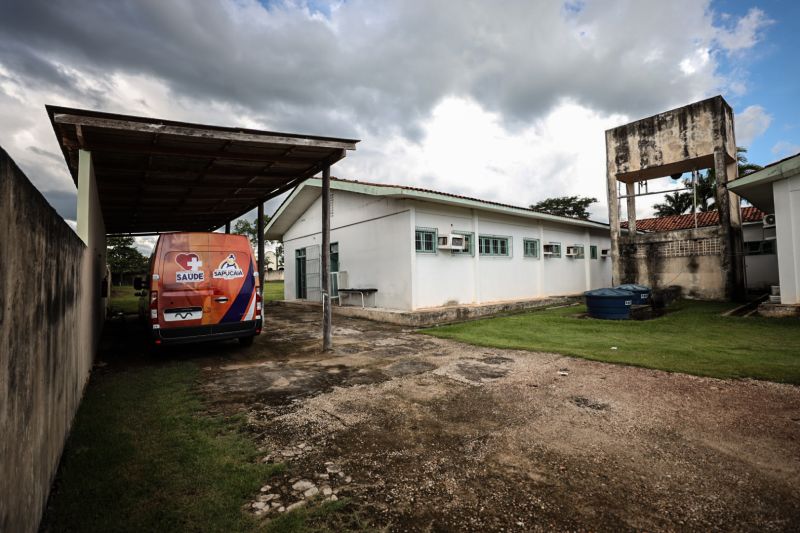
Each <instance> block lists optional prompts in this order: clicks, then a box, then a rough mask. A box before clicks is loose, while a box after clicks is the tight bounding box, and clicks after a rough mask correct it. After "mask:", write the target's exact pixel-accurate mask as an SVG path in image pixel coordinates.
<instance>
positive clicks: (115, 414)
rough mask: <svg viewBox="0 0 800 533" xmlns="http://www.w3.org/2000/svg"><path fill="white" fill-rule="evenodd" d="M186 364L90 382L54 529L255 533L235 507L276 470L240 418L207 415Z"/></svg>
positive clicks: (54, 501) (56, 499)
mask: <svg viewBox="0 0 800 533" xmlns="http://www.w3.org/2000/svg"><path fill="white" fill-rule="evenodd" d="M197 377H198V369H197V367H196V366H195V365H194V364H193V363H189V362H184V363H179V364H174V365H168V366H159V367H146V368H138V369H135V370H128V371H123V372H116V373H112V374H107V375H101V376H95V377H94V378H93V380H92V382H91V384H90V385H89V387H88V389H87V391H86V395H85V397H84V399H83V403H82V404H81V407H80V409H79V411H78V414H77V417H76V419H75V423H74V426H73V429H72V432H71V434H70V437H69V440H68V442H67V446H66V448H65V450H64V455H63V458H62V461H61V465H60V469H59V473H58V477H57V483H56V490H55V491H54V493H53V495H52V496H51V502H50V512H49V514H48V516H47V517H46V526H47V528H48V529H49V530H51V531H137V532H139V531H252V530H255V529H256V528H257V523H256V521H255V519H253V518H252V517H250V516H248V515H246V514H245V513H243V512H242V510H241V507H242V505H243V504H245V503H246V502H248V501H249V499H250V497H251V496H252V495H253V494H256V493H258V489H259V487H260V486H261V485H262V484H263V483H264V481H266V480H267V479H268V478H269V477H270V475H271V474H272V473H274V472H275V471H277V470H279V469H281V467H280V466H273V465H265V464H260V463H257V462H256V457H257V451H256V449H255V444H254V443H253V441H252V440H250V439H249V438H247V437H246V436H244V435H243V434H242V433H241V431H240V430H241V427H242V424H243V421H242V420H241V419H223V418H221V417H212V416H208V415H206V414H204V413H203V409H202V404H201V401H200V398H199V396H198V394H197V392H196V391H195V390H194V383H195V381H196V379H197Z"/></svg>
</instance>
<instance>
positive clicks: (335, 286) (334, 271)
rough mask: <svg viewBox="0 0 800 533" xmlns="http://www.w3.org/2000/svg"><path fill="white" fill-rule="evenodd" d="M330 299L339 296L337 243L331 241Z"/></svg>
mask: <svg viewBox="0 0 800 533" xmlns="http://www.w3.org/2000/svg"><path fill="white" fill-rule="evenodd" d="M330 291H331V299H335V298H338V297H339V243H338V242H332V243H331V286H330Z"/></svg>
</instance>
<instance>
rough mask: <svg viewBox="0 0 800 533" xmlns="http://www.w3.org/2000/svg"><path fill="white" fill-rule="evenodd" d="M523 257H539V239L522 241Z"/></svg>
mask: <svg viewBox="0 0 800 533" xmlns="http://www.w3.org/2000/svg"><path fill="white" fill-rule="evenodd" d="M522 247H523V249H524V251H525V253H524V255H525V257H539V239H522Z"/></svg>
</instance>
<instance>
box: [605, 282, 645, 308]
mask: <svg viewBox="0 0 800 533" xmlns="http://www.w3.org/2000/svg"><path fill="white" fill-rule="evenodd" d="M614 288H615V289H622V290H623V291H631V292H632V293H633V294H634V295H636V298H634V300H633V305H645V304H646V303H648V302H649V301H650V293H651V292H653V291H651V290H650V287H645V286H644V285H637V284H636V283H626V284H624V285H617V286H616V287H614Z"/></svg>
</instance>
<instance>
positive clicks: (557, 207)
mask: <svg viewBox="0 0 800 533" xmlns="http://www.w3.org/2000/svg"><path fill="white" fill-rule="evenodd" d="M595 202H597V198H589V197H578V196H558V197H555V198H548V199H546V200H542V201H541V202H539V203H536V204H533V205H531V206H530V208H531V209H533V210H534V211H542V212H543V213H550V214H551V215H558V216H562V217H570V218H580V219H583V220H586V219H587V218H589V211H588V210H587V209H588V207H589V206H590V205H592V204H593V203H595Z"/></svg>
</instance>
